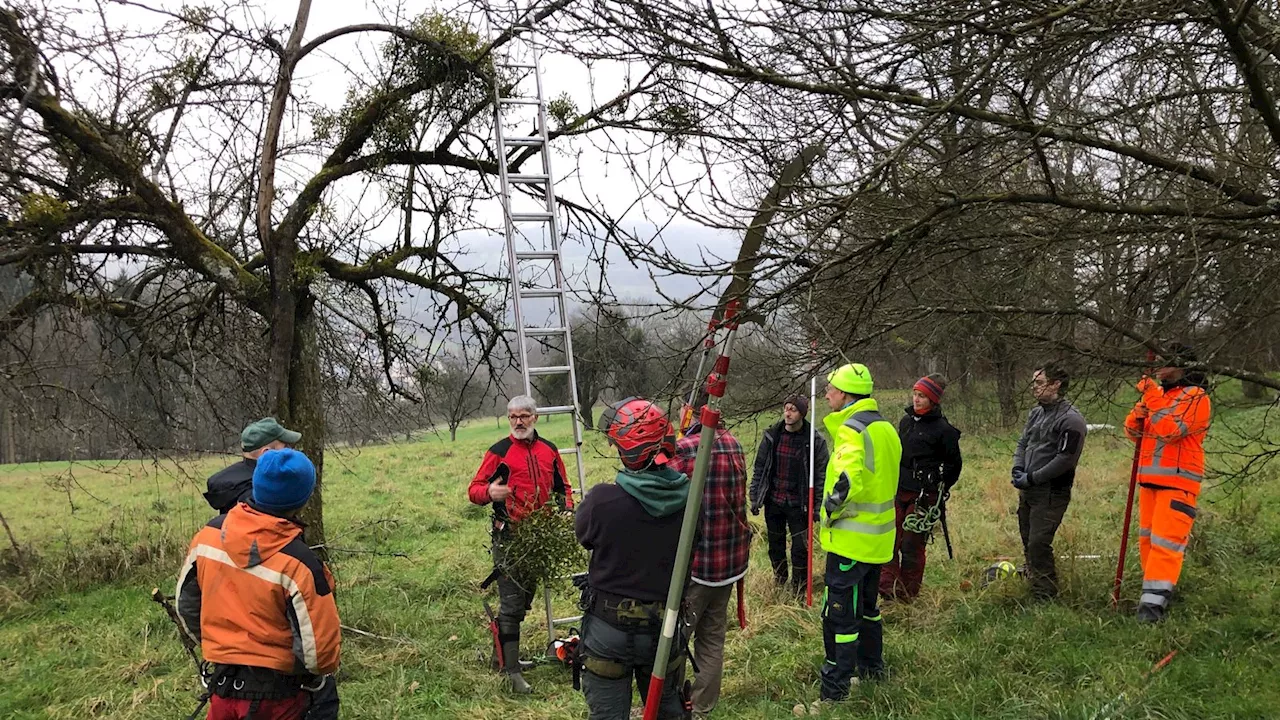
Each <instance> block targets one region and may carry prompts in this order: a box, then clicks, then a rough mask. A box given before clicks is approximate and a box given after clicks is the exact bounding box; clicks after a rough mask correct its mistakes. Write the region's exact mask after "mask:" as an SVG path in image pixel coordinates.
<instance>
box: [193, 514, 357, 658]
mask: <svg viewBox="0 0 1280 720" xmlns="http://www.w3.org/2000/svg"><path fill="white" fill-rule="evenodd" d="M177 610H178V615H179V617H181V618H182V622H183V626H184V628H183V629H185V630H186V631H187V633H188V634H189V635H190V636H191V637H192V638H193V639H195V640H196V641H197V642H199V643H200V645H201V652H202V653H203V654H204V659H205V660H208V661H210V662H214V663H219V664H223V665H250V666H253V667H261V668H271V669H273V670H277V671H279V672H281V673H285V674H289V675H305V674H312V675H328V674H330V673H333V672H334V671H336V670H337V669H338V654H339V651H340V645H341V643H342V630H341V627H340V625H339V621H338V606H337V605H336V604H335V603H334V600H333V576H332V575H330V574H329V569H328V568H327V567H325V566H324V564H323V563H321V562H320V560H319V558H317V557H316V554H315V553H314V552H312V550H311V548H309V547H308V546H307V544H306V543H305V542H303V540H302V528H301V527H299V526H298V525H297V524H296V523H293V522H291V521H289V520H286V519H285V518H281V517H276V516H274V515H269V514H267V513H265V512H262V511H260V510H257V509H255V508H252V507H250V506H249V505H247V504H245V503H240V504H238V505H236V506H235V507H234V508H232V509H231V512H229V513H227V514H226V515H219V516H218V517H216V518H214V519H213V520H211V521H209V524H208V525H206V526H205V527H204V528H203V529H201V530H200V532H198V533H196V536H195V538H194V539H193V540H192V541H191V550H190V552H189V553H188V554H187V559H186V561H185V562H183V564H182V571H181V574H180V575H179V576H178V592H177Z"/></svg>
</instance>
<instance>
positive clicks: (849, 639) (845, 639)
mask: <svg viewBox="0 0 1280 720" xmlns="http://www.w3.org/2000/svg"><path fill="white" fill-rule="evenodd" d="M836 642H838V643H854V642H858V633H853V634H852V635H841V634H839V633H836Z"/></svg>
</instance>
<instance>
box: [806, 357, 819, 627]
mask: <svg viewBox="0 0 1280 720" xmlns="http://www.w3.org/2000/svg"><path fill="white" fill-rule="evenodd" d="M817 436H818V376H817V375H814V376H813V377H811V378H809V521H808V522H809V534H808V535H806V536H805V537H807V538H808V539H809V543H808V544H809V563H808V565H809V567H808V578H809V579H808V585H806V587H805V591H804V605H805V607H813V485H814V477H815V475H816V474H817V470H815V469H814V467H813V462H814V457H815V451H814V447H813V444H814V443H815V442H817V439H818V437H817Z"/></svg>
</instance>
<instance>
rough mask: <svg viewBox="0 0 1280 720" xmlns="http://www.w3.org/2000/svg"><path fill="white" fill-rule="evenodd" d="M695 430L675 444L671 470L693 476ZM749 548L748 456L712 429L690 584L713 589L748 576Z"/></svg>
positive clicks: (726, 435)
mask: <svg viewBox="0 0 1280 720" xmlns="http://www.w3.org/2000/svg"><path fill="white" fill-rule="evenodd" d="M698 432H700V431H699V430H698V429H697V428H696V427H695V428H691V429H690V431H689V435H687V436H686V437H685V438H684V439H682V440H681V441H680V442H678V443H676V456H675V458H674V459H673V460H672V461H671V463H670V467H671V468H672V469H674V470H676V471H678V472H682V473H685V474H686V475H689V476H691V477H692V476H693V463H694V459H695V458H696V457H697V455H698V439H699V438H698ZM750 550H751V526H750V525H748V524H747V458H746V457H745V456H744V455H743V454H742V446H741V445H739V444H738V440H737V439H736V438H734V437H733V435H731V434H730V433H729V431H728V430H724V429H720V430H717V431H716V443H715V446H714V447H713V448H712V450H711V465H710V467H708V468H707V485H706V488H705V489H704V490H703V491H702V517H701V518H700V520H699V522H698V540H697V545H696V546H695V547H694V551H693V566H692V568H691V569H690V575H692V577H693V580H694V582H697V583H699V584H701V585H710V586H713V587H718V586H722V585H729V584H731V583H734V582H736V581H737V580H738V579H739V578H741V577H742V576H743V575H746V574H747V557H748V553H749V552H750Z"/></svg>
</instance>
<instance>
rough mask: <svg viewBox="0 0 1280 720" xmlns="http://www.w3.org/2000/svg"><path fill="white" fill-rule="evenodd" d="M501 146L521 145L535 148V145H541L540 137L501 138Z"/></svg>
mask: <svg viewBox="0 0 1280 720" xmlns="http://www.w3.org/2000/svg"><path fill="white" fill-rule="evenodd" d="M502 144H503V145H522V146H528V145H533V146H537V145H541V144H542V136H540V135H526V136H524V137H514V138H503V139H502Z"/></svg>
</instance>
